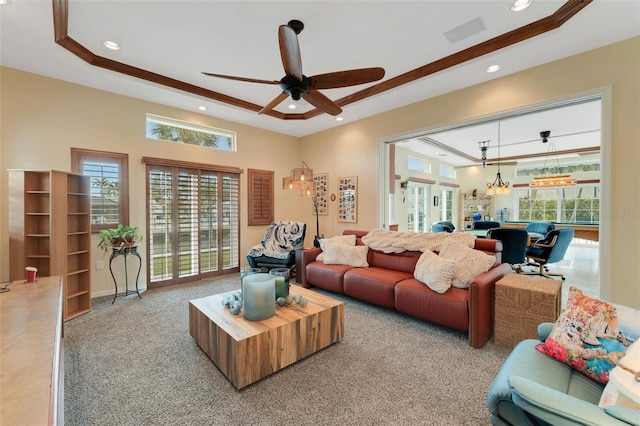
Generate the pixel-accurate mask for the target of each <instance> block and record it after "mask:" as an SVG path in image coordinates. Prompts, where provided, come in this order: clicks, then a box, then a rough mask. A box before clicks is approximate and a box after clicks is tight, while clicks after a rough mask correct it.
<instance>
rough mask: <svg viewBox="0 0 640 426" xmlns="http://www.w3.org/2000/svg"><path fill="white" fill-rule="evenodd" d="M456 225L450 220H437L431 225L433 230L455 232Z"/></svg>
mask: <svg viewBox="0 0 640 426" xmlns="http://www.w3.org/2000/svg"><path fill="white" fill-rule="evenodd" d="M455 229H456V227H455V226H453V223H451V222H449V221H443V222H435V223H434V224H432V225H431V232H453V231H455Z"/></svg>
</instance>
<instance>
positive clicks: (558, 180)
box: [529, 130, 578, 188]
mask: <svg viewBox="0 0 640 426" xmlns="http://www.w3.org/2000/svg"><path fill="white" fill-rule="evenodd" d="M550 134H551V132H550V131H549V130H545V131H542V132H540V137H542V143H546V142H547V141H548V139H547V138H548V137H549V135H550ZM554 153H555V156H556V167H555V169H554V170H555V172H556V173H557V172H559V171H560V160H559V159H558V153H557V151H556V144H555V143H554V142H553V141H551V143H550V144H549V149H548V151H547V156H546V157H545V159H544V165H543V166H542V168H543V169H545V168H546V167H547V159H548V158H549V155H553V154H554ZM577 183H578V181H577V180H575V179H573V178H572V177H571V176H570V175H553V176H540V177H535V178H533V181H531V182H529V187H530V188H549V187H554V186H573V185H575V184H577Z"/></svg>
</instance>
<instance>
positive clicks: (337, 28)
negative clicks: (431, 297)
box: [0, 0, 640, 161]
mask: <svg viewBox="0 0 640 426" xmlns="http://www.w3.org/2000/svg"><path fill="white" fill-rule="evenodd" d="M68 3H69V26H68V27H69V28H68V34H69V36H70V37H72V38H73V39H74V40H76V41H78V42H79V43H80V44H82V45H83V46H85V47H86V48H88V49H89V50H91V51H92V52H93V53H94V54H96V55H99V56H103V57H106V58H110V59H113V60H116V61H119V62H124V63H126V64H129V65H133V66H136V67H139V68H142V69H145V70H148V71H152V72H155V73H159V74H163V75H166V76H169V77H172V78H174V79H177V80H181V81H184V82H187V83H190V84H194V85H197V86H201V87H205V88H207V89H210V90H214V91H217V92H220V93H223V94H226V95H230V96H233V97H236V98H240V99H245V100H248V101H250V102H253V103H256V104H259V105H266V104H267V103H268V102H269V101H271V100H272V99H273V98H274V97H275V96H276V95H277V94H278V93H279V88H278V87H277V86H273V85H261V84H255V83H247V82H236V81H229V80H223V79H217V78H213V77H207V76H204V75H202V74H201V72H202V71H207V72H214V73H219V74H230V75H237V76H242V77H249V78H255V79H263V80H279V79H280V78H282V77H283V75H284V71H283V69H282V63H281V59H280V53H279V47H278V37H277V29H278V26H279V25H281V24H286V23H287V22H288V21H289V20H291V19H299V20H301V21H303V22H304V24H305V28H304V30H303V31H302V33H301V34H300V35H299V37H298V38H299V42H300V49H301V52H302V64H303V70H304V73H305V74H306V75H308V76H310V75H315V74H320V73H325V72H332V71H341V70H347V69H354V68H363V67H374V66H381V67H384V68H385V70H386V75H385V78H384V79H383V80H382V81H384V80H387V79H389V78H392V77H395V76H397V75H400V74H402V73H405V72H407V71H410V70H413V69H415V68H418V67H420V66H422V65H425V64H428V63H431V62H433V61H435V60H438V59H440V58H443V57H445V56H447V55H450V54H453V53H456V52H459V51H461V50H463V49H466V48H468V47H471V46H473V45H476V44H478V43H481V42H484V41H486V40H489V39H491V38H493V37H496V36H498V35H501V34H503V33H505V32H508V31H510V30H513V29H515V28H518V27H521V26H523V25H526V24H529V23H531V22H533V21H536V20H538V19H541V18H544V17H546V16H548V15H551V14H552V13H554V12H555V11H556V10H557V9H558V8H560V7H561V6H562V4H564V1H562V0H560V1H556V0H534V2H533V4H532V5H531V6H530V7H529V8H527V9H526V10H524V11H523V12H519V13H514V12H512V11H511V10H510V5H511V3H512V2H511V1H503V0H488V1H484V0H473V1H462V0H457V1H452V0H447V1H435V0H426V1H425V0H423V1H420V0H414V1H304V0H297V1H206V0H199V1H187V0H174V1H139V0H136V1H113V0H111V1H99V0H69V1H68ZM477 18H480V19H481V20H482V22H483V24H484V26H485V27H486V29H485V30H483V31H481V32H479V33H477V34H474V35H471V36H470V37H467V38H464V39H463V40H461V41H458V42H456V43H450V42H449V41H448V40H447V38H446V37H445V36H444V33H445V32H447V31H449V30H451V29H453V28H456V27H458V26H460V25H462V24H465V23H468V22H470V21H472V20H475V19H477ZM638 35H640V1H637V0H597V1H594V2H593V3H591V4H589V5H588V6H587V7H586V8H584V9H583V10H582V11H580V12H579V13H578V14H577V15H576V16H574V17H573V18H572V19H571V20H570V21H569V22H567V23H566V24H564V25H563V26H562V27H560V28H559V29H556V30H553V31H551V32H548V33H545V34H543V35H540V36H538V37H535V38H533V39H529V40H526V41H524V42H521V43H518V44H516V45H513V46H511V47H508V48H505V49H502V50H500V51H497V52H494V53H491V54H488V55H485V56H483V57H480V58H478V59H475V60H471V61H469V62H467V63H464V64H462V65H458V66H456V67H453V68H450V69H447V70H445V71H442V72H440V73H437V74H434V75H431V76H428V77H425V78H422V79H420V80H418V81H415V82H413V83H410V84H407V85H404V86H401V87H398V88H395V89H392V90H389V91H387V92H384V93H381V94H378V95H375V96H373V97H370V98H367V99H365V100H362V101H359V102H356V103H354V104H351V105H347V106H345V107H344V108H343V109H344V111H343V114H342V116H343V117H344V121H343V122H342V123H347V122H350V121H354V120H357V119H361V118H364V117H368V116H372V115H375V114H379V113H382V112H384V111H388V110H391V109H394V108H398V107H401V106H403V105H408V104H411V103H414V102H418V101H420V100H423V99H427V98H430V97H433V96H437V95H440V94H443V93H447V92H450V91H453V90H457V89H460V88H463V87H467V86H471V85H474V84H478V83H482V82H484V81H488V80H490V79H494V78H499V77H502V76H504V75H507V74H510V73H514V72H517V71H521V70H523V69H527V68H530V67H534V66H537V65H541V64H544V63H547V62H550V61H554V60H557V59H560V58H563V57H566V56H570V55H573V54H577V53H580V52H584V51H587V50H591V49H594V48H597V47H601V46H605V45H607V44H611V43H614V42H616V41H620V40H624V39H628V38H631V37H634V36H638ZM0 36H1V44H0V63H1V64H2V65H4V66H7V67H12V68H16V69H19V70H24V71H28V72H32V73H36V74H41V75H44V76H49V77H53V78H57V79H60V80H65V81H70V82H73V83H77V84H81V85H85V86H89V87H94V88H98V89H102V90H106V91H109V92H114V93H118V94H122V95H126V96H132V97H135V98H139V99H144V100H148V101H151V102H156V103H160V104H166V105H169V106H173V107H177V108H181V109H185V110H191V111H197V107H198V106H200V105H205V106H206V107H207V108H208V109H207V111H205V112H204V113H203V114H207V115H212V116H215V117H219V118H223V119H227V120H231V121H235V122H239V123H244V124H248V125H252V126H256V127H260V128H264V129H269V130H273V131H277V132H281V133H285V134H289V135H293V136H304V135H308V134H312V133H316V132H319V131H322V130H324V129H328V128H331V127H335V126H339V125H341V123H340V122H336V121H335V117H333V116H330V115H327V114H321V115H319V116H316V117H313V118H311V119H308V120H286V121H285V120H280V119H277V118H273V117H270V116H264V115H257V114H255V113H253V112H251V111H247V110H243V109H240V108H237V107H232V106H229V105H227V104H223V103H219V102H213V101H211V100H207V99H205V98H199V97H198V96H195V95H191V94H187V93H184V92H180V91H177V90H175V89H170V88H166V87H160V86H158V85H155V84H151V83H148V82H145V81H141V80H138V79H136V78H133V77H129V76H126V75H123V74H118V73H116V72H112V71H108V70H104V69H101V68H97V67H94V66H91V65H89V64H87V63H86V62H83V61H82V60H81V59H79V58H78V57H76V56H74V55H73V54H71V53H70V52H68V51H67V50H65V49H63V48H62V47H60V46H58V45H57V44H56V43H55V42H54V34H53V17H52V4H51V1H49V0H42V1H41V0H11V1H10V4H9V5H3V6H0ZM103 40H113V41H117V42H118V43H119V44H120V45H121V46H122V49H121V50H120V51H117V52H114V51H110V50H107V49H106V48H104V47H103V45H102V41H103ZM492 64H500V65H501V66H502V69H501V70H500V71H499V72H496V73H493V74H488V73H486V72H485V70H486V68H487V67H488V66H489V65H492ZM611 66H615V64H611ZM364 87H366V85H363V86H356V87H352V88H346V89H332V90H325V91H323V93H324V94H325V95H327V96H329V97H330V98H332V99H339V98H341V97H343V96H346V95H349V94H351V93H354V92H356V91H358V90H361V89H362V88H364ZM288 103H289V102H286V101H285V102H283V103H282V104H281V105H280V106H279V107H278V108H276V109H277V110H279V111H282V112H288V110H287V108H286V106H287V104H288ZM302 103H303V104H302V105H301V107H299V108H298V109H296V111H295V112H296V113H297V112H305V111H308V110H310V109H312V108H311V107H310V106H309V105H305V104H304V102H302ZM149 112H150V113H153V111H149ZM571 116H572V119H571V120H568V119H563V120H555V121H554V117H546V118H545V121H544V122H545V125H547V127H550V129H551V130H552V134H557V135H559V134H568V133H572V132H574V131H575V130H576V126H577V125H578V122H577V121H576V120H575V119H581V118H582V115H581V114H571ZM556 121H559V122H556ZM567 126H571V127H567ZM589 126H591V127H593V126H592V123H590V124H589ZM531 127H532V129H530V133H531V131H533V136H531V135H529V134H527V135H526V136H524V135H522V137H523V138H525V140H526V139H532V138H535V137H536V135H537V134H538V133H539V131H540V130H549V129H542V128H540V125H539V124H537V123H536V124H535V125H532V126H531ZM485 130H486V131H487V132H493V133H495V129H494V130H490V129H485ZM580 131H582V132H583V134H586V133H584V129H581V130H580ZM482 132H483V131H482V129H473V138H474V139H473V141H474V143H475V145H473V144H471V145H472V148H469V145H470V144H467V145H465V146H457V147H456V148H458V149H461V150H467V151H468V154H469V155H473V156H478V148H477V142H478V141H480V140H486V139H490V140H494V141H495V140H496V136H494V135H487V136H485V135H484V134H481V133H482ZM510 132H511V130H510V129H509V126H508V125H507V123H505V125H504V128H502V144H503V146H504V149H508V148H507V145H508V143H506V142H505V141H506V139H508V134H509V133H510ZM438 136H440V137H442V138H443V139H442V140H443V141H444V143H447V144H449V143H450V144H452V145H455V140H461V139H463V138H462V136H461V135H456V134H455V133H454V132H451V133H449V134H447V135H444V134H443V135H438ZM470 137H471V136H469V137H467V139H469V138H470ZM582 139H584V138H582ZM495 146H496V145H495V144H494V143H491V144H490V149H493V148H494V147H495ZM503 155H505V154H504V152H503ZM489 156H490V157H491V156H492V155H491V152H490V155H489ZM467 161H468V160H467Z"/></svg>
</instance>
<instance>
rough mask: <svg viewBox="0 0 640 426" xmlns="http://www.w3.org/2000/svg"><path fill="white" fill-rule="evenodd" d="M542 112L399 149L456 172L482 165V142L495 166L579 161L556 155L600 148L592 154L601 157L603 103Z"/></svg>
mask: <svg viewBox="0 0 640 426" xmlns="http://www.w3.org/2000/svg"><path fill="white" fill-rule="evenodd" d="M541 108H542V109H540V110H537V111H531V112H527V113H522V114H515V113H514V115H512V116H505V117H502V118H499V119H490V120H488V121H486V122H480V123H471V124H469V125H461V126H459V127H455V126H454V127H453V128H451V129H444V130H441V131H438V130H436V131H433V132H428V133H425V134H423V135H416V136H414V137H411V138H408V139H407V140H405V141H401V142H400V145H399V146H401V147H402V148H404V149H407V150H409V151H413V152H416V153H419V154H422V155H425V156H427V157H432V158H437V159H439V160H440V161H443V162H446V163H449V164H452V165H454V166H470V165H478V164H481V162H482V160H481V158H482V152H481V150H480V142H483V141H486V143H487V151H486V162H487V163H493V164H494V165H495V164H496V160H497V159H498V158H501V159H502V163H503V164H505V162H506V164H508V163H509V162H511V163H513V162H514V161H518V162H519V163H522V162H523V161H524V162H526V161H532V160H533V161H536V160H539V161H543V159H544V158H545V157H547V156H550V157H553V158H556V157H562V156H564V157H570V158H576V157H578V154H572V155H570V154H566V155H555V154H557V153H558V152H562V151H573V150H586V149H587V148H594V147H595V150H593V151H591V153H593V152H598V151H599V147H600V144H601V128H602V102H601V101H600V99H599V98H597V99H595V98H593V99H584V100H576V101H575V102H571V103H567V104H566V105H556V106H554V107H551V106H549V107H546V108H544V107H541ZM542 131H549V132H550V136H549V137H548V138H547V143H544V142H542V137H541V135H540V132H542ZM498 142H499V143H498ZM498 151H499V152H498ZM584 153H585V152H583V153H582V154H584ZM551 154H554V155H551ZM569 161H572V160H569Z"/></svg>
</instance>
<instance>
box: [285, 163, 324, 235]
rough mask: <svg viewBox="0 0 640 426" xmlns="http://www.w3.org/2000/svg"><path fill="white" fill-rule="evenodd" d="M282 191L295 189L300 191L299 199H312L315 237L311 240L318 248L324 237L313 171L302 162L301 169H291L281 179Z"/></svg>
mask: <svg viewBox="0 0 640 426" xmlns="http://www.w3.org/2000/svg"><path fill="white" fill-rule="evenodd" d="M282 189H295V190H298V191H300V196H301V197H313V209H314V211H315V212H316V235H315V237H314V239H313V246H314V247H320V239H321V238H324V235H322V234H320V218H319V217H318V215H319V213H318V197H317V194H316V183H315V182H314V180H313V169H310V168H309V166H307V163H305V162H304V161H303V162H302V167H297V168H295V169H291V173H290V174H289V176H286V177H283V178H282Z"/></svg>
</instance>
